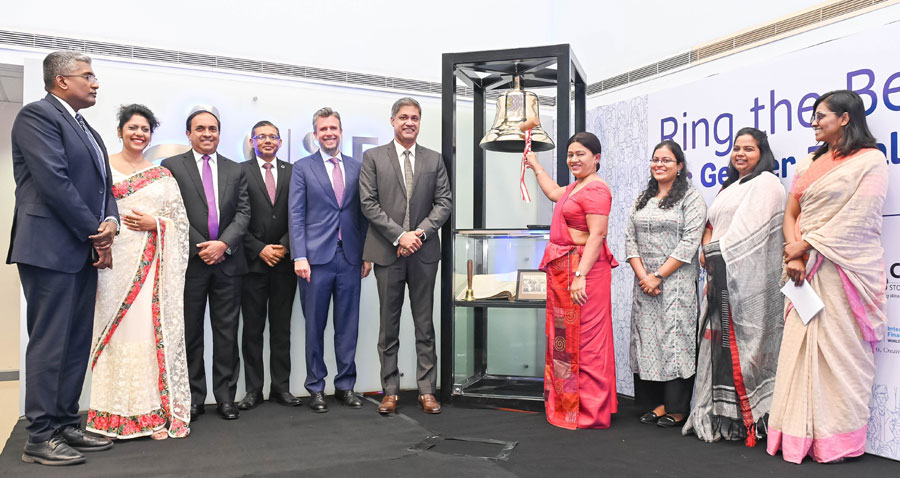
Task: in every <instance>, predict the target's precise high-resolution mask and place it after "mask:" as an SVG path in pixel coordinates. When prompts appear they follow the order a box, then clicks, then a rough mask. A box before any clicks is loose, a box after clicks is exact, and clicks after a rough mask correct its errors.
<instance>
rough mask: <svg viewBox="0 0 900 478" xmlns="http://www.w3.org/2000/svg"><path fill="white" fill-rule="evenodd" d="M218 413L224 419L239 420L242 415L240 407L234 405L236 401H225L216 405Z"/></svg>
mask: <svg viewBox="0 0 900 478" xmlns="http://www.w3.org/2000/svg"><path fill="white" fill-rule="evenodd" d="M216 413H218V414H219V418H221V419H222V420H237V419H238V417H240V416H241V412H239V411H238V407H236V406H234V402H223V403H220V404H218V405H217V406H216Z"/></svg>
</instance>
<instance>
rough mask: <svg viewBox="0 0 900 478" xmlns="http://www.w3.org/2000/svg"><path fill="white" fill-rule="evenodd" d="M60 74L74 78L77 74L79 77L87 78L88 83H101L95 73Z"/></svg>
mask: <svg viewBox="0 0 900 478" xmlns="http://www.w3.org/2000/svg"><path fill="white" fill-rule="evenodd" d="M59 76H62V77H64V78H74V77H76V76H77V77H79V78H84V79H85V80H87V82H88V83H91V84H93V83H97V84H99V83H100V78H97V77H96V76H94V75H93V73H85V74H83V75H59Z"/></svg>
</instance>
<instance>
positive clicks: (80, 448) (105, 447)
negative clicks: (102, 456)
mask: <svg viewBox="0 0 900 478" xmlns="http://www.w3.org/2000/svg"><path fill="white" fill-rule="evenodd" d="M69 446H70V447H72V448H74V449H75V450H78V451H80V452H82V453H83V452H88V453H90V452H94V451H104V450H109V449H110V448H112V447H113V444H112V443H110V444H108V445H103V446H91V447H86V446H73V445H69Z"/></svg>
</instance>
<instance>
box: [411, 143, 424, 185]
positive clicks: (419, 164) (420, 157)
mask: <svg viewBox="0 0 900 478" xmlns="http://www.w3.org/2000/svg"><path fill="white" fill-rule="evenodd" d="M424 166H425V151H424V149H423V148H422V147H421V146H419V145H418V143H417V144H416V164H415V166H413V193H415V192H416V188H417V187H419V176H420V174H419V172H420V171H422V168H423V167H424Z"/></svg>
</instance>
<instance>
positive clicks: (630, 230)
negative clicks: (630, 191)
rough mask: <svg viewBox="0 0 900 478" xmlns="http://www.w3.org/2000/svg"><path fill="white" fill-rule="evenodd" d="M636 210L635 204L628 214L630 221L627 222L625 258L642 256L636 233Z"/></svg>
mask: <svg viewBox="0 0 900 478" xmlns="http://www.w3.org/2000/svg"><path fill="white" fill-rule="evenodd" d="M635 212H636V210H635V208H634V206H631V213H629V214H628V221H626V222H625V260H626V261H627V260H629V259H632V258H634V257H641V254H640V252H639V251H638V244H637V237H635V234H636V233H637V232H636V230H635V228H634V213H635Z"/></svg>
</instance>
